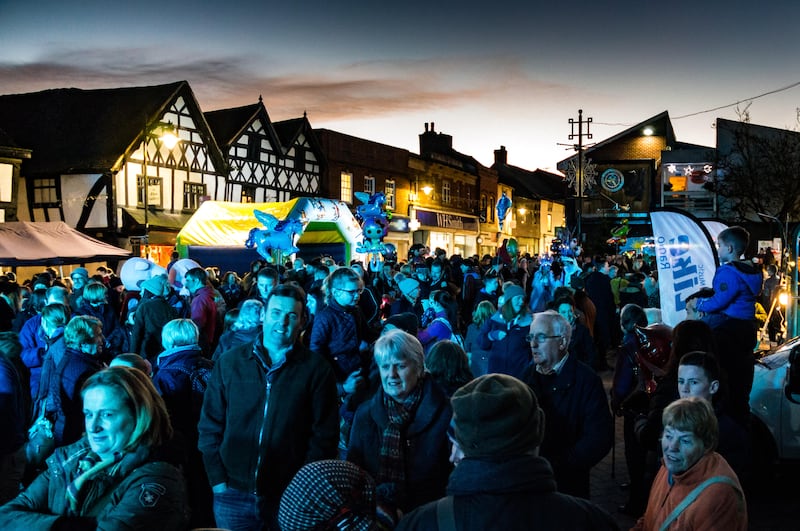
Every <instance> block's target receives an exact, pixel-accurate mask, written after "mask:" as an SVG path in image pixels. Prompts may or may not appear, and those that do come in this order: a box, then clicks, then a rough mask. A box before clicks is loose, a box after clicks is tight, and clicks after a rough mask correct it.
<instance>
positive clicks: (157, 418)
mask: <svg viewBox="0 0 800 531" xmlns="http://www.w3.org/2000/svg"><path fill="white" fill-rule="evenodd" d="M96 387H107V388H109V389H113V390H114V391H115V392H117V393H119V394H120V397H121V398H122V399H123V402H124V403H125V405H126V406H127V407H128V408H129V409H130V412H131V414H132V415H133V418H134V420H135V422H136V424H135V426H134V429H133V433H131V438H130V440H129V441H128V444H127V445H126V446H125V450H134V449H136V448H137V447H139V446H145V447H147V448H152V447H155V446H159V445H161V444H164V443H165V442H167V441H168V440H169V439H170V438H171V437H172V424H171V423H170V421H169V413H167V406H166V405H165V404H164V399H163V398H161V395H159V394H158V391H156V388H155V387H154V386H153V382H151V381H150V378H149V377H148V376H147V375H146V374H145V373H143V372H142V371H140V370H138V369H133V368H131V367H122V366H119V367H110V368H108V369H105V370H102V371H100V372H97V373H95V374H93V375H92V376H90V377H89V379H88V380H86V383H85V384H83V388H82V389H81V398H83V397H84V396H85V395H86V391H88V390H89V389H93V388H96Z"/></svg>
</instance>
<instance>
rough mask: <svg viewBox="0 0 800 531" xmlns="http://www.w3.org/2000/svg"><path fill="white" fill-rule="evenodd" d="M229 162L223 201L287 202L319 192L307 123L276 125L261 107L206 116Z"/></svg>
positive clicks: (315, 155)
mask: <svg viewBox="0 0 800 531" xmlns="http://www.w3.org/2000/svg"><path fill="white" fill-rule="evenodd" d="M205 117H206V120H208V124H209V126H210V127H211V129H212V131H213V132H214V136H215V138H216V139H217V143H218V144H219V146H220V149H221V150H222V152H223V153H224V154H225V157H226V159H227V163H228V168H229V170H228V178H227V182H226V185H225V193H224V196H225V200H227V201H235V202H243V203H247V202H257V203H260V202H274V201H288V200H290V199H292V198H294V197H298V196H303V195H317V194H318V192H319V178H320V171H321V170H320V163H319V160H320V155H319V153H320V152H319V149H318V147H317V145H316V144H315V142H314V139H313V135H312V136H311V138H309V135H308V131H310V127H309V126H308V120H306V119H305V118H303V119H298V120H288V121H287V122H277V123H276V124H273V123H272V121H271V120H270V118H269V114H268V113H267V110H266V108H265V107H264V104H263V102H262V101H261V99H260V98H259V102H258V103H256V104H253V105H247V106H244V107H236V108H232V109H222V110H218V111H210V112H207V113H205Z"/></svg>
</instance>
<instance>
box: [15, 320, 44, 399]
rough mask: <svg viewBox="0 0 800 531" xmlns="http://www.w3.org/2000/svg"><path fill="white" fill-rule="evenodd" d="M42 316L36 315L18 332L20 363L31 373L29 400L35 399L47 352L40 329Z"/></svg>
mask: <svg viewBox="0 0 800 531" xmlns="http://www.w3.org/2000/svg"><path fill="white" fill-rule="evenodd" d="M41 325H42V316H41V315H40V314H36V315H34V316H33V317H31V318H30V319H28V320H27V321H25V324H24V325H22V329H21V330H20V331H19V342H20V344H22V353H21V354H20V356H21V357H22V362H23V363H24V364H25V365H26V366H27V367H28V369H30V371H31V398H34V399H35V398H36V394H37V393H38V391H39V378H40V377H41V374H42V362H43V361H44V354H45V352H46V351H47V336H45V334H44V330H43V329H42V326H41Z"/></svg>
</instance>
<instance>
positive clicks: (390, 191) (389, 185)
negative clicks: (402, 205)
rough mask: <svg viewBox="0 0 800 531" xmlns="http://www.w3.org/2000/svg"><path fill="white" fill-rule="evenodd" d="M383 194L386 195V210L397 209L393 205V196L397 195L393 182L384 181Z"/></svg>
mask: <svg viewBox="0 0 800 531" xmlns="http://www.w3.org/2000/svg"><path fill="white" fill-rule="evenodd" d="M384 193H385V194H386V208H388V209H390V210H394V209H395V208H397V206H396V205H395V203H394V196H395V194H396V193H397V185H396V184H395V182H394V181H393V180H389V179H386V188H385V191H384Z"/></svg>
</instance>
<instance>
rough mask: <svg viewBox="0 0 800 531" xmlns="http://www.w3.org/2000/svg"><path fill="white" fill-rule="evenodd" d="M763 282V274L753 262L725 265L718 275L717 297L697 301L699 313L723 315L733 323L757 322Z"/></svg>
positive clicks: (715, 278)
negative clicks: (742, 321) (737, 321)
mask: <svg viewBox="0 0 800 531" xmlns="http://www.w3.org/2000/svg"><path fill="white" fill-rule="evenodd" d="M761 282H762V276H761V273H760V272H759V271H758V270H757V269H756V267H755V266H754V265H753V264H752V263H751V262H745V261H736V262H728V263H727V264H722V265H721V266H719V267H718V268H717V271H716V273H714V281H713V284H712V285H713V287H714V295H713V296H712V297H709V298H704V299H697V309H698V310H699V311H702V312H706V313H723V314H725V315H727V316H728V317H730V318H733V319H743V320H751V319H755V316H756V299H757V297H758V294H759V293H761Z"/></svg>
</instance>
